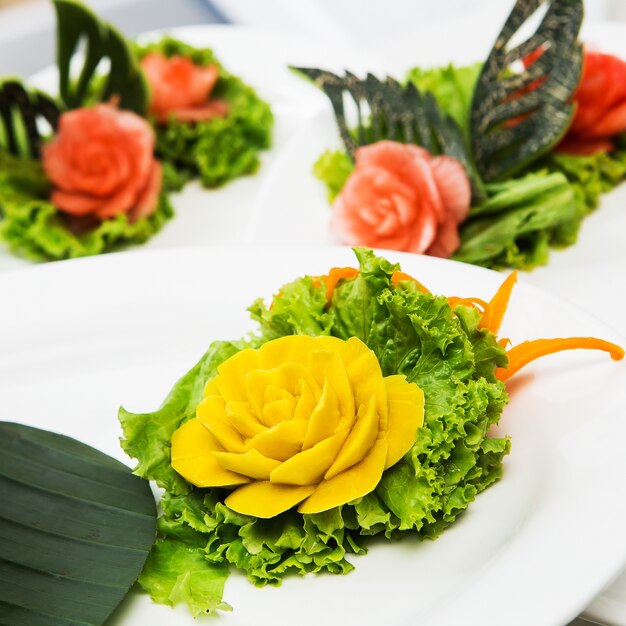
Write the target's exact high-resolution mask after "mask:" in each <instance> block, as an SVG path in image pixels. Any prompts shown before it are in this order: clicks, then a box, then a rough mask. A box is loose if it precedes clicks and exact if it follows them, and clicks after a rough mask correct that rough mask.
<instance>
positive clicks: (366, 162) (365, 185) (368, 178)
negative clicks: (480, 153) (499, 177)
mask: <svg viewBox="0 0 626 626" xmlns="http://www.w3.org/2000/svg"><path fill="white" fill-rule="evenodd" d="M355 161H356V163H355V168H354V171H353V172H352V174H351V175H350V177H349V178H348V180H347V181H346V184H345V185H344V187H343V189H342V190H341V193H340V194H339V196H338V197H337V199H336V200H335V203H334V206H333V221H332V224H333V227H334V229H336V231H337V232H338V233H339V236H340V237H341V239H342V241H343V242H344V243H346V244H349V245H365V246H370V247H373V248H383V249H388V250H403V251H406V252H418V253H425V254H430V255H433V256H440V257H449V256H450V255H451V254H452V253H453V252H454V251H455V250H456V249H457V248H458V247H459V243H460V241H459V233H458V226H459V224H460V223H461V222H462V221H463V220H464V219H465V218H466V217H467V214H468V212H469V206H470V200H471V188H470V183H469V180H468V178H467V175H466V173H465V170H464V169H463V166H462V165H461V164H460V163H459V162H458V161H457V160H456V159H453V158H452V157H449V156H437V157H433V156H432V155H431V154H430V153H429V152H428V151H427V150H425V149H424V148H420V147H418V146H414V145H407V144H402V143H397V142H395V141H380V142H378V143H374V144H371V145H369V146H363V147H361V148H358V149H357V151H356V156H355Z"/></svg>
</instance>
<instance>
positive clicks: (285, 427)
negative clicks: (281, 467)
mask: <svg viewBox="0 0 626 626" xmlns="http://www.w3.org/2000/svg"><path fill="white" fill-rule="evenodd" d="M306 429H307V423H306V422H305V421H304V420H295V419H294V420H291V421H289V422H281V423H280V424H276V426H274V427H273V428H267V429H266V430H265V431H263V432H262V433H259V434H258V435H257V436H256V437H253V438H252V439H250V440H249V441H248V442H247V443H246V447H247V448H254V449H255V450H258V451H259V452H260V453H261V454H264V455H265V456H269V457H271V458H272V459H277V460H279V461H286V460H287V459H289V458H291V457H292V456H294V455H295V454H298V452H300V451H301V450H302V443H303V442H304V436H305V434H306Z"/></svg>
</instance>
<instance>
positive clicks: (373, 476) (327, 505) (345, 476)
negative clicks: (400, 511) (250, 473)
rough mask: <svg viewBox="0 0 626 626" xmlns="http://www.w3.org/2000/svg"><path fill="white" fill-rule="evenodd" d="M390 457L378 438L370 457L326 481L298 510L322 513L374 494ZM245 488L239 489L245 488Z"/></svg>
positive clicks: (385, 444)
mask: <svg viewBox="0 0 626 626" xmlns="http://www.w3.org/2000/svg"><path fill="white" fill-rule="evenodd" d="M386 458H387V441H386V440H385V439H378V440H377V441H376V443H375V444H374V446H373V448H372V449H371V450H370V451H369V452H368V453H367V456H365V458H364V459H363V460H361V461H359V463H357V464H356V465H353V466H352V467H351V468H349V469H347V470H345V471H343V472H341V474H337V476H335V477H333V478H331V479H329V480H323V481H322V482H321V483H320V484H319V485H318V486H317V488H316V489H315V491H314V492H313V493H312V494H311V495H310V496H309V497H308V498H307V499H306V500H305V501H304V502H303V503H302V504H301V505H300V506H299V507H298V511H299V512H300V513H321V512H322V511H327V510H328V509H332V508H334V507H336V506H339V505H340V504H346V502H350V501H351V500H355V499H356V498H361V497H363V496H364V495H366V494H368V493H370V492H371V491H374V488H375V487H376V485H377V484H378V483H379V482H380V477H381V476H382V475H383V470H384V468H385V459H386ZM245 488H246V487H240V489H245Z"/></svg>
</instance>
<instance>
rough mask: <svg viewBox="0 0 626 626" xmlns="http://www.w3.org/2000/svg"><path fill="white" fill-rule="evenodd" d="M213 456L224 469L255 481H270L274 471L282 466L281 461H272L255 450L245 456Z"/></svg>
mask: <svg viewBox="0 0 626 626" xmlns="http://www.w3.org/2000/svg"><path fill="white" fill-rule="evenodd" d="M213 456H214V457H215V458H216V459H217V461H218V463H219V464H220V465H221V466H222V467H223V468H224V469H227V470H230V471H231V472H236V473H238V474H242V475H244V476H249V477H250V478H254V479H255V480H268V479H269V477H270V474H271V473H272V470H275V469H276V468H277V467H278V466H279V465H280V461H277V460H276V459H271V458H269V457H267V456H265V455H264V454H261V453H260V452H259V451H258V450H255V449H254V448H253V449H252V450H248V451H247V452H244V453H243V454H238V453H237V452H214V453H213Z"/></svg>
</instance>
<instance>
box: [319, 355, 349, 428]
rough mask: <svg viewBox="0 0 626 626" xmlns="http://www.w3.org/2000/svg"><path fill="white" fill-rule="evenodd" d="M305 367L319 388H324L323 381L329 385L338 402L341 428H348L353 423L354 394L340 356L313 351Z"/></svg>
mask: <svg viewBox="0 0 626 626" xmlns="http://www.w3.org/2000/svg"><path fill="white" fill-rule="evenodd" d="M307 366H308V368H309V370H310V371H311V373H312V374H313V376H314V378H315V380H316V382H317V384H318V385H319V386H320V387H322V388H323V387H324V382H325V381H329V382H330V383H331V385H332V388H333V391H334V392H335V394H336V395H337V400H338V402H339V412H340V413H341V416H342V417H343V418H344V422H345V424H344V425H343V426H344V427H345V428H349V427H350V426H351V425H352V424H353V423H354V416H355V408H354V393H353V391H352V385H351V384H350V379H349V378H348V372H347V371H346V367H345V364H344V362H343V360H342V359H341V357H340V355H339V354H338V353H337V352H331V351H330V350H313V351H312V352H310V353H309V360H308V363H307Z"/></svg>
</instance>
